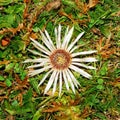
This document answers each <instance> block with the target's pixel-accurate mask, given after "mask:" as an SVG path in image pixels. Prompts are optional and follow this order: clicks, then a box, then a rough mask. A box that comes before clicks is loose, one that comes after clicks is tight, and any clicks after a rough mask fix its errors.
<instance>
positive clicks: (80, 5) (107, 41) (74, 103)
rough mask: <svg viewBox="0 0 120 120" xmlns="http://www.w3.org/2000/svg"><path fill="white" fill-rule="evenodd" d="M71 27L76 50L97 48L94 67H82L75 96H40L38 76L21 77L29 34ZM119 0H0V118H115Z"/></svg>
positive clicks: (118, 115) (118, 111)
mask: <svg viewBox="0 0 120 120" xmlns="http://www.w3.org/2000/svg"><path fill="white" fill-rule="evenodd" d="M58 24H61V25H62V26H63V33H64V29H65V28H66V26H68V25H69V26H70V27H72V26H73V25H74V27H75V31H74V34H73V37H74V38H75V37H76V36H77V35H78V34H79V33H80V32H82V31H85V35H84V36H83V37H82V39H81V40H80V41H79V42H78V44H79V45H80V46H81V47H80V49H81V51H84V50H89V49H97V50H98V53H97V54H96V55H95V57H96V58H97V59H98V60H99V61H98V62H97V63H95V64H94V66H96V68H97V69H96V70H95V71H94V70H92V71H90V70H89V71H88V72H89V73H91V74H92V76H93V78H92V79H91V80H87V79H85V78H83V77H82V76H80V75H79V74H75V76H76V78H77V80H78V81H79V82H80V84H81V87H80V89H78V90H76V95H74V94H73V93H72V92H71V91H69V92H68V91H66V88H65V86H63V90H62V96H61V97H58V93H57V92H56V94H55V96H51V95H50V94H51V93H49V94H48V95H43V89H44V88H45V86H46V85H45V84H43V85H42V86H41V87H40V88H37V85H38V83H39V80H40V79H41V78H42V76H43V75H44V73H43V74H40V75H38V76H35V77H34V78H28V77H27V70H26V66H27V65H26V64H23V63H22V61H24V60H25V59H27V58H29V57H32V58H34V56H33V55H32V54H30V53H29V52H28V51H27V50H26V49H27V48H31V49H32V46H31V44H30V40H29V37H32V38H34V39H39V36H40V35H39V32H38V31H39V29H41V30H44V29H47V30H48V32H49V33H50V35H51V36H52V38H53V39H54V28H55V27H56V26H58ZM119 91H120V1H119V0H100V1H97V0H75V1H74V0H61V2H60V0H56V1H55V2H52V1H51V0H44V1H40V0H33V1H31V0H24V1H23V0H0V102H1V104H0V120H8V119H10V120H60V119H62V120H119V119H120V92H119Z"/></svg>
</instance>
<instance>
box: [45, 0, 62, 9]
mask: <svg viewBox="0 0 120 120" xmlns="http://www.w3.org/2000/svg"><path fill="white" fill-rule="evenodd" d="M60 5H61V0H54V1H53V2H50V3H48V4H47V5H46V10H47V11H50V10H53V9H58V8H59V7H60Z"/></svg>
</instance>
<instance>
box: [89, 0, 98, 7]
mask: <svg viewBox="0 0 120 120" xmlns="http://www.w3.org/2000/svg"><path fill="white" fill-rule="evenodd" d="M97 4H98V0H89V3H88V7H89V8H93V7H95V6H96V5H97Z"/></svg>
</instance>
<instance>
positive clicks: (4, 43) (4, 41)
mask: <svg viewBox="0 0 120 120" xmlns="http://www.w3.org/2000/svg"><path fill="white" fill-rule="evenodd" d="M9 43H10V38H4V39H2V40H1V45H2V46H3V47H5V46H7V45H9Z"/></svg>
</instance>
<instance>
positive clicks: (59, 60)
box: [49, 49, 71, 70]
mask: <svg viewBox="0 0 120 120" xmlns="http://www.w3.org/2000/svg"><path fill="white" fill-rule="evenodd" d="M49 57H50V61H51V64H52V65H53V67H54V68H55V69H59V70H60V69H65V68H68V67H69V65H70V63H71V56H70V54H69V53H68V52H66V51H65V50H62V49H58V50H55V51H54V52H53V53H52V54H51V55H50V56H49Z"/></svg>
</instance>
